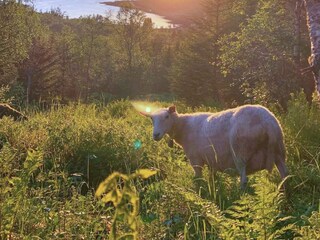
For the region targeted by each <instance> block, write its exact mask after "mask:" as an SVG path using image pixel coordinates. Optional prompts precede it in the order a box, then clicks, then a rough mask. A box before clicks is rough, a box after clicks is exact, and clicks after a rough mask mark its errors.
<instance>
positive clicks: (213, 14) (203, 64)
mask: <svg viewBox="0 0 320 240" xmlns="http://www.w3.org/2000/svg"><path fill="white" fill-rule="evenodd" d="M232 3H233V1H221V0H206V1H203V15H202V17H200V18H198V19H195V20H194V21H193V24H192V25H191V26H190V28H189V30H188V31H187V32H186V34H185V36H184V38H185V39H186V40H185V41H183V42H182V43H181V45H180V47H179V50H178V51H177V52H178V54H177V57H176V60H175V62H174V64H173V68H172V73H171V76H172V82H171V89H172V91H173V93H174V94H176V95H177V96H178V97H179V98H181V99H184V100H186V101H187V102H188V103H189V104H192V105H197V104H201V103H204V102H210V101H219V100H221V95H222V93H221V90H222V89H223V84H224V83H223V81H222V76H221V74H220V68H219V62H218V56H219V54H220V49H219V46H218V40H219V39H220V37H222V35H223V34H226V33H228V32H229V31H230V30H231V29H232V27H231V26H230V24H231V22H230V14H231V10H232Z"/></svg>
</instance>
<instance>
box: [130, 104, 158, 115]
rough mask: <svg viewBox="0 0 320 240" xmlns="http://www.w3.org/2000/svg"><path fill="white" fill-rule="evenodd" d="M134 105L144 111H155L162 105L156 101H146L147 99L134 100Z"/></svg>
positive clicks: (138, 109) (139, 110)
mask: <svg viewBox="0 0 320 240" xmlns="http://www.w3.org/2000/svg"><path fill="white" fill-rule="evenodd" d="M131 104H132V106H133V107H134V108H135V109H136V110H137V111H138V112H142V113H148V114H149V113H153V112H155V111H156V110H157V109H159V108H160V107H159V106H157V105H156V104H155V103H151V102H146V101H132V102H131Z"/></svg>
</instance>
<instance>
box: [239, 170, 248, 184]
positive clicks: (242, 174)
mask: <svg viewBox="0 0 320 240" xmlns="http://www.w3.org/2000/svg"><path fill="white" fill-rule="evenodd" d="M247 182H248V177H247V172H246V167H245V166H244V167H242V168H241V169H240V186H241V190H245V189H246V187H247Z"/></svg>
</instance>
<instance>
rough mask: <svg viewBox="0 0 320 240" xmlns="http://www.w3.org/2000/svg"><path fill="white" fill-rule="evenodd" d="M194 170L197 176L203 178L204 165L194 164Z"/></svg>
mask: <svg viewBox="0 0 320 240" xmlns="http://www.w3.org/2000/svg"><path fill="white" fill-rule="evenodd" d="M192 168H193V171H194V177H195V178H201V177H202V166H199V165H192Z"/></svg>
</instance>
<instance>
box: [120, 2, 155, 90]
mask: <svg viewBox="0 0 320 240" xmlns="http://www.w3.org/2000/svg"><path fill="white" fill-rule="evenodd" d="M151 32H152V22H151V20H150V19H148V18H146V17H145V14H144V13H143V12H141V11H139V10H138V9H135V8H133V7H132V6H131V5H130V6H126V5H124V6H122V7H121V8H120V10H119V12H118V15H117V20H116V22H115V25H114V33H115V38H114V40H115V43H114V46H115V48H116V51H117V53H116V54H115V57H116V59H115V61H116V62H117V68H118V70H119V71H118V77H119V78H118V79H117V83H116V86H115V87H116V88H118V90H117V92H118V93H119V92H121V93H122V94H123V95H124V96H136V95H139V94H142V93H143V92H144V89H145V86H146V84H145V82H144V79H143V73H144V69H145V68H146V65H148V61H147V60H148V59H147V57H146V51H145V49H146V48H147V43H148V41H149V37H150V33H151Z"/></svg>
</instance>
